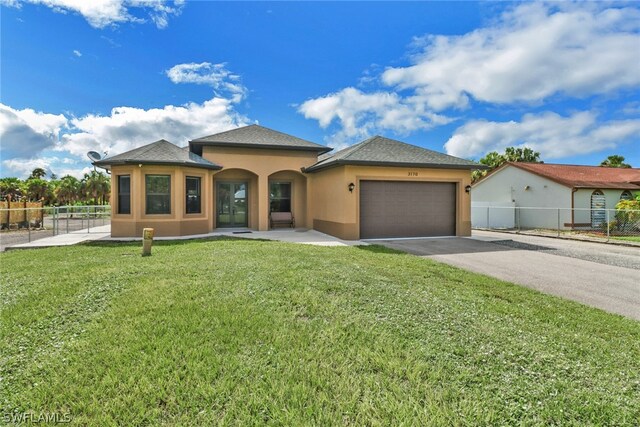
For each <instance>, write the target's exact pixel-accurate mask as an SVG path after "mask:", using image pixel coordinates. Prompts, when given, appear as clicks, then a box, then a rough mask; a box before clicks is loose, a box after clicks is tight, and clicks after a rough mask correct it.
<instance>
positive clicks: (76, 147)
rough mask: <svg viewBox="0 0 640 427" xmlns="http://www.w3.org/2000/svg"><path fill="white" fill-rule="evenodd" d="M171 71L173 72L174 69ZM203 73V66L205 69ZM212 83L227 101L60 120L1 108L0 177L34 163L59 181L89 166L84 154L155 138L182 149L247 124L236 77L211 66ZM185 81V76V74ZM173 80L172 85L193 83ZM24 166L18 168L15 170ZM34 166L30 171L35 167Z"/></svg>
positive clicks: (116, 151) (128, 147)
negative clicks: (190, 142) (239, 108)
mask: <svg viewBox="0 0 640 427" xmlns="http://www.w3.org/2000/svg"><path fill="white" fill-rule="evenodd" d="M174 68H175V67H174ZM205 68H206V67H205ZM211 70H214V71H216V73H217V75H216V78H215V79H213V77H211V76H210V77H209V78H210V79H212V80H211V81H210V82H207V84H210V85H212V86H214V87H218V88H222V89H224V90H226V91H228V92H232V93H230V94H227V96H226V97H225V96H221V95H215V96H214V97H213V98H211V99H209V100H207V101H204V102H202V103H196V102H189V103H187V104H184V105H177V106H176V105H166V106H164V107H160V108H150V109H142V108H136V107H127V106H122V107H116V108H113V109H112V110H111V111H110V113H109V114H108V115H98V114H87V115H84V116H81V117H73V116H72V117H65V116H64V115H62V114H59V115H54V114H46V113H42V112H36V111H34V110H32V109H24V110H17V109H14V108H11V107H9V106H6V105H3V104H0V138H1V139H2V144H1V146H0V148H1V149H2V151H1V152H0V154H1V155H2V159H3V160H2V163H1V165H2V170H1V171H0V175H2V176H8V175H10V174H18V175H24V174H26V175H28V173H26V172H30V171H31V170H32V169H33V167H31V166H32V165H33V164H38V165H41V164H42V165H45V166H47V167H49V168H50V169H52V170H53V172H55V173H56V174H58V175H59V176H61V174H63V173H70V172H69V171H75V172H76V173H74V175H75V174H77V173H80V170H81V169H80V168H73V167H71V166H73V164H72V162H73V160H74V159H76V161H77V162H78V166H82V165H85V166H86V165H87V164H88V163H89V161H88V159H87V158H86V153H87V152H88V151H98V152H100V153H103V152H108V153H110V154H112V155H114V154H119V153H123V152H125V151H128V150H131V149H133V148H136V147H140V146H142V145H145V144H149V143H151V142H153V141H157V140H159V139H166V140H169V141H171V142H173V143H174V144H178V145H186V143H187V141H188V140H190V139H194V138H197V137H200V136H205V135H210V134H213V133H217V132H222V131H225V130H229V129H232V128H235V127H239V126H244V125H247V124H249V123H250V121H249V119H248V118H247V117H245V116H243V115H242V114H240V113H238V112H237V111H236V105H237V103H238V102H240V101H241V99H242V96H243V94H244V91H245V88H244V87H243V86H242V87H241V89H236V86H235V85H238V83H237V80H238V79H239V78H238V77H237V76H235V75H232V74H231V73H229V72H228V71H227V70H226V69H224V67H216V66H212V67H211ZM185 75H186V76H188V73H185ZM189 78H192V77H185V78H184V79H183V80H182V81H180V79H179V78H178V80H174V79H172V81H174V82H176V83H182V82H191V83H198V82H197V81H195V80H197V79H194V78H192V79H194V80H193V81H189ZM55 153H69V154H71V155H72V156H76V157H72V158H68V157H67V158H59V157H57V156H56V155H55ZM21 164H23V165H28V166H23V167H21V166H20V165H21ZM34 167H35V166H34Z"/></svg>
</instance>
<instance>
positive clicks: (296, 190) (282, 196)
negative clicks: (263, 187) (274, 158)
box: [269, 170, 308, 227]
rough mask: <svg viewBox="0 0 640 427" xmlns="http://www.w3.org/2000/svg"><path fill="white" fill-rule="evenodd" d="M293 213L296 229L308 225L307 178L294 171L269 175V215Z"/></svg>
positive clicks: (283, 171)
mask: <svg viewBox="0 0 640 427" xmlns="http://www.w3.org/2000/svg"><path fill="white" fill-rule="evenodd" d="M271 212H291V213H292V214H293V216H294V217H295V224H296V227H308V225H307V218H306V216H307V178H306V177H305V176H304V175H303V174H302V173H300V172H298V171H294V170H282V171H278V172H274V173H272V174H271V175H269V214H271Z"/></svg>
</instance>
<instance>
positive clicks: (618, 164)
mask: <svg viewBox="0 0 640 427" xmlns="http://www.w3.org/2000/svg"><path fill="white" fill-rule="evenodd" d="M600 166H603V167H605V168H630V167H631V165H630V164H628V163H625V162H624V156H620V155H617V154H614V155H612V156H609V157H607V158H606V159H604V160H603V161H602V163H600Z"/></svg>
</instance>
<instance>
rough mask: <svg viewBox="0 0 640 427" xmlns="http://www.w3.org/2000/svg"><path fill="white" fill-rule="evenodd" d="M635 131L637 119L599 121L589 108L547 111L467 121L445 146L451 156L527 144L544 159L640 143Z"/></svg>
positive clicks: (638, 130) (639, 123)
mask: <svg viewBox="0 0 640 427" xmlns="http://www.w3.org/2000/svg"><path fill="white" fill-rule="evenodd" d="M638 135H640V119H630V120H612V121H607V122H604V123H598V121H597V116H596V114H594V113H592V112H588V111H583V112H578V113H575V114H573V115H571V116H568V117H563V116H560V115H558V114H556V113H552V112H546V113H542V114H526V115H524V116H523V117H522V121H520V122H515V121H510V122H490V121H486V120H473V121H470V122H468V123H466V124H464V125H463V126H461V127H459V128H458V129H456V131H455V132H454V134H453V136H452V137H451V138H450V139H449V140H448V141H447V143H446V144H445V149H446V151H447V153H448V154H451V155H453V156H458V157H465V158H479V157H482V156H483V155H485V154H486V153H488V152H490V151H498V152H503V151H504V149H505V148H506V147H524V146H527V147H530V148H533V149H534V150H536V151H539V152H540V154H541V157H542V159H543V160H546V159H557V158H562V157H568V156H574V155H581V154H588V153H594V152H597V151H602V150H605V149H613V148H615V147H617V146H619V145H621V144H625V143H634V144H640V140H638Z"/></svg>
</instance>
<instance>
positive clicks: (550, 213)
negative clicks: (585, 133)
mask: <svg viewBox="0 0 640 427" xmlns="http://www.w3.org/2000/svg"><path fill="white" fill-rule="evenodd" d="M637 191H640V169H633V168H631V169H629V168H626V169H625V168H606V167H601V166H575V165H558V164H549V163H520V162H519V163H505V164H504V165H502V166H501V167H499V168H498V169H496V170H494V171H492V172H491V173H489V174H488V175H487V176H486V177H484V178H482V179H481V180H480V181H478V182H477V183H475V184H474V185H473V188H472V190H471V200H472V206H473V208H472V210H473V222H474V226H476V225H478V226H484V224H485V223H486V222H487V219H486V216H487V215H486V214H485V211H486V210H487V209H486V207H487V206H493V207H496V208H495V209H490V212H489V214H492V213H493V218H494V219H491V218H490V219H489V223H490V225H491V226H498V224H496V222H497V221H502V222H503V224H501V225H503V226H506V227H509V226H514V225H515V226H518V227H522V228H536V227H541V228H556V227H557V226H558V222H560V226H561V228H581V227H586V228H595V227H599V226H600V225H601V224H602V223H603V222H604V221H606V220H607V217H610V218H611V219H613V218H612V217H611V213H612V212H611V211H609V212H608V213H607V210H611V209H615V206H616V204H617V203H618V202H619V201H620V200H621V199H631V198H632V197H633V193H635V192H637ZM499 207H503V208H504V207H525V208H552V209H521V210H519V213H518V215H515V212H514V210H513V209H511V210H509V209H500V208H499ZM558 209H559V210H558ZM501 212H502V215H501V218H500V219H498V218H499V216H500V213H501ZM509 212H510V215H511V218H510V219H507V218H505V217H506V216H508V215H509ZM558 219H559V221H558ZM509 221H510V224H509Z"/></svg>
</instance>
